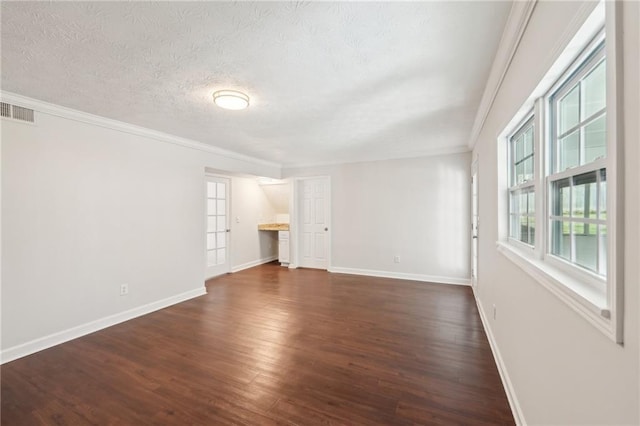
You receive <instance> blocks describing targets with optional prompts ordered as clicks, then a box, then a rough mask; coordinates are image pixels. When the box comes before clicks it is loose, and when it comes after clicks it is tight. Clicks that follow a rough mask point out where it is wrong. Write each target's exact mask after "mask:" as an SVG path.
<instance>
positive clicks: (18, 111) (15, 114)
mask: <svg viewBox="0 0 640 426" xmlns="http://www.w3.org/2000/svg"><path fill="white" fill-rule="evenodd" d="M0 117H5V118H13V119H14V120H19V121H26V122H27V123H34V122H35V117H34V112H33V110H32V109H29V108H24V107H21V106H18V105H11V104H8V103H6V102H0Z"/></svg>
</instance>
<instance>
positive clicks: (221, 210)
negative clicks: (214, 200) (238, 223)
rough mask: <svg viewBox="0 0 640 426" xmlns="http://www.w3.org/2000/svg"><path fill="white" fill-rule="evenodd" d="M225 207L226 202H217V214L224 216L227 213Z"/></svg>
mask: <svg viewBox="0 0 640 426" xmlns="http://www.w3.org/2000/svg"><path fill="white" fill-rule="evenodd" d="M226 209H227V207H226V202H225V200H218V214H226V213H227V210H226Z"/></svg>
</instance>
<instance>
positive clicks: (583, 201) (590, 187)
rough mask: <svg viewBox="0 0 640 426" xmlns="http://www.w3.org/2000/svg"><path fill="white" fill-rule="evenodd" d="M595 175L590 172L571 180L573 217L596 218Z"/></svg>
mask: <svg viewBox="0 0 640 426" xmlns="http://www.w3.org/2000/svg"><path fill="white" fill-rule="evenodd" d="M596 173H597V172H590V173H585V174H582V175H579V176H574V178H573V209H572V214H573V217H590V218H592V219H596V216H597V211H596V208H597V192H596Z"/></svg>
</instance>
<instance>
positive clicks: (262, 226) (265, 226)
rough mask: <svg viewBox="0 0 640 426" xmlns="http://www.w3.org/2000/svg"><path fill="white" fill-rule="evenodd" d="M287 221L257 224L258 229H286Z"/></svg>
mask: <svg viewBox="0 0 640 426" xmlns="http://www.w3.org/2000/svg"><path fill="white" fill-rule="evenodd" d="M288 230H289V224H288V223H262V224H258V231H288Z"/></svg>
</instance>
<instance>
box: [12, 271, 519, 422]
mask: <svg viewBox="0 0 640 426" xmlns="http://www.w3.org/2000/svg"><path fill="white" fill-rule="evenodd" d="M207 288H208V294H207V295H206V296H202V297H200V298H198V299H194V300H191V301H188V302H185V303H182V304H180V305H176V306H173V307H170V308H167V309H164V310H162V311H159V312H155V313H153V314H150V315H147V316H144V317H141V318H137V319H135V320H132V321H128V322H126V323H123V324H120V325H117V326H114V327H111V328H109V329H106V330H103V331H100V332H97V333H94V334H91V335H89V336H85V337H83V338H80V339H77V340H74V341H72V342H68V343H65V344H63V345H60V346H57V347H55V348H51V349H49V350H46V351H43V352H40V353H37V354H34V355H32V356H29V357H25V358H22V359H19V360H17V361H14V362H11V363H8V364H6V365H4V366H2V376H1V379H2V424H3V425H5V424H6V425H27V424H28V425H35V424H100V425H102V424H163V425H166V424H180V425H182V424H203V425H204V424H206V425H213V424H216V425H222V424H251V425H268V424H298V425H312V424H349V425H353V424H366V425H373V424H380V425H414V424H513V417H512V415H511V412H510V410H509V405H508V402H507V399H506V396H505V393H504V390H503V388H502V384H501V382H500V378H499V375H498V372H497V369H496V366H495V363H494V360H493V357H492V355H491V350H490V348H489V344H488V342H487V338H486V336H485V334H484V331H483V329H482V325H481V322H480V318H479V316H478V312H477V309H476V306H475V302H474V299H473V295H472V293H471V290H470V288H468V287H461V286H448V285H438V284H427V283H418V282H411V281H400V280H392V279H384V278H369V277H360V276H353V275H340V274H329V273H327V272H325V271H317V270H308V269H307V270H304V269H298V270H289V269H286V268H282V267H279V266H277V265H276V264H268V265H263V266H259V267H256V268H252V269H249V270H246V271H242V272H239V273H236V274H232V275H225V276H222V277H218V278H215V279H213V280H210V281H209V282H208V283H207Z"/></svg>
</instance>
